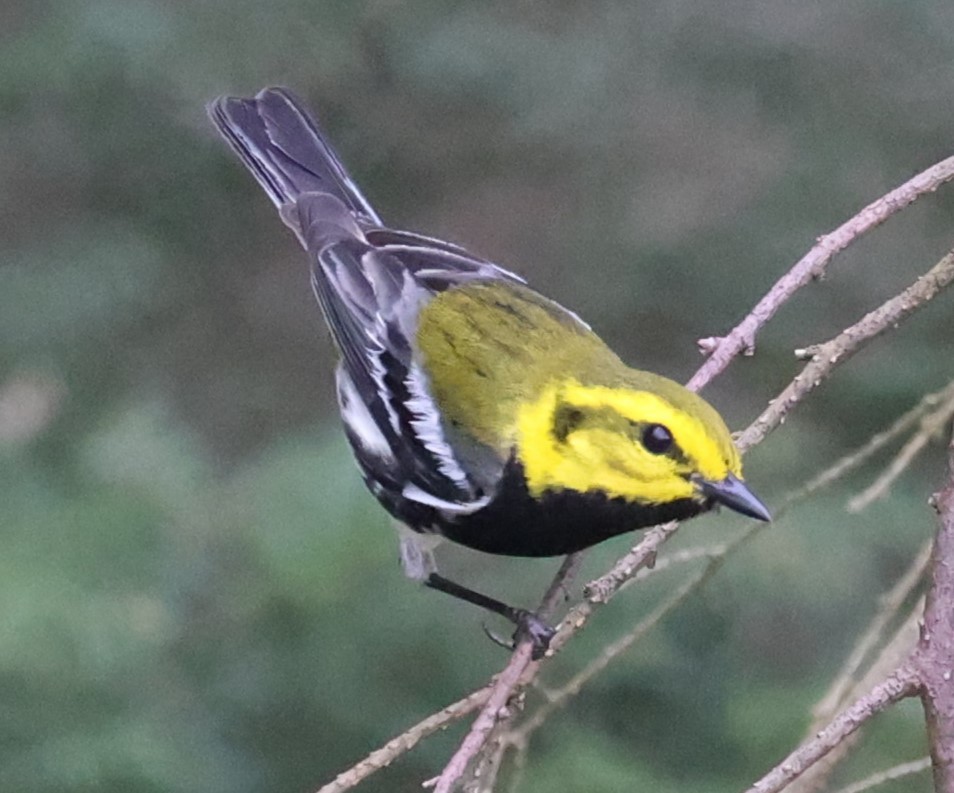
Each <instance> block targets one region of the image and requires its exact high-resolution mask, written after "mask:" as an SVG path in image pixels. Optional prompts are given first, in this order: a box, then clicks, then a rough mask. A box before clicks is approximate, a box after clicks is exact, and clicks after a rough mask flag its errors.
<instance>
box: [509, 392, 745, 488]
mask: <svg viewBox="0 0 954 793" xmlns="http://www.w3.org/2000/svg"><path fill="white" fill-rule="evenodd" d="M672 386H675V387H677V388H680V389H681V387H679V386H676V384H675V383H673V384H672ZM681 390H682V391H684V393H682V394H680V398H679V402H680V403H681V404H680V405H678V406H677V405H676V404H674V403H673V402H672V401H670V400H668V399H666V398H665V397H664V396H661V395H660V394H658V393H654V392H653V391H650V390H639V389H634V388H620V387H613V388H610V387H607V386H594V385H583V384H581V383H579V382H577V381H575V380H565V381H561V382H556V383H552V384H550V385H549V386H547V387H546V388H544V389H543V390H542V392H541V393H540V395H539V397H538V398H537V399H536V400H534V401H532V402H527V403H525V404H524V405H523V406H522V407H521V409H520V411H519V415H518V417H517V428H516V430H517V431H516V436H517V454H518V457H519V459H520V462H521V463H522V464H523V466H524V475H525V477H526V480H527V487H528V489H529V491H530V493H531V495H534V496H540V495H542V494H543V493H544V492H546V491H551V490H575V491H578V492H588V491H600V492H603V493H605V494H606V495H607V496H609V497H611V498H614V497H621V498H624V499H626V500H627V501H632V502H636V503H640V504H666V503H668V502H671V501H677V500H679V499H694V500H698V501H703V500H705V499H706V498H707V497H710V496H711V495H712V493H711V492H709V490H708V489H707V488H706V487H705V485H706V484H707V483H724V482H727V481H728V482H739V484H740V485H741V482H740V481H739V478H740V477H741V473H742V465H741V460H740V458H739V453H738V451H737V450H736V448H735V446H734V444H733V443H732V439H731V437H730V436H729V431H728V429H727V428H726V426H725V423H724V422H723V421H722V419H721V418H719V417H718V414H716V412H715V411H714V410H713V409H712V408H711V407H710V406H709V405H708V404H707V403H706V402H705V401H703V400H702V399H701V398H700V397H697V396H696V395H695V394H691V393H690V392H688V391H685V389H681ZM730 506H731V505H730Z"/></svg>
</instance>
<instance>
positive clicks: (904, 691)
mask: <svg viewBox="0 0 954 793" xmlns="http://www.w3.org/2000/svg"><path fill="white" fill-rule="evenodd" d="M918 686H919V681H918V675H917V673H916V672H915V671H914V669H913V668H911V667H910V666H908V665H904V666H901V667H900V668H899V669H897V670H895V671H894V672H893V673H892V674H890V675H889V676H888V677H887V678H885V680H884V681H882V682H881V683H879V684H878V685H877V686H875V687H874V688H872V689H871V691H869V692H868V693H867V694H865V695H864V696H863V697H861V698H860V699H858V700H857V701H856V702H855V703H854V704H853V705H851V706H850V707H848V708H846V709H845V710H843V711H842V712H841V713H839V714H838V716H836V717H835V718H834V719H833V720H832V721H831V722H830V723H829V724H828V725H827V726H826V727H825V728H824V729H822V730H820V731H819V732H818V734H817V735H816V736H815V737H814V738H813V739H812V740H810V741H807V742H806V743H804V744H802V745H801V746H800V747H799V748H798V749H796V750H795V751H794V752H792V753H791V754H790V755H789V756H788V757H786V758H785V759H784V760H783V761H782V762H781V763H779V764H778V765H777V766H775V768H773V769H772V770H771V771H770V772H769V773H768V774H766V775H765V776H764V777H762V778H761V779H760V780H759V781H758V782H756V783H755V784H754V785H752V787H751V788H749V789H748V791H746V793H777V791H780V790H782V789H783V788H784V787H785V786H786V785H788V784H789V782H791V781H792V780H793V779H796V778H797V777H798V776H799V775H800V774H802V773H803V772H804V771H805V770H806V769H807V768H809V767H811V766H812V765H813V764H814V763H816V762H817V761H818V760H819V759H821V758H822V757H824V756H825V755H826V754H827V753H828V752H830V751H831V750H832V749H834V748H835V747H836V746H838V745H839V744H840V743H841V742H842V741H844V740H845V739H846V738H847V737H848V736H849V735H851V734H852V733H853V732H855V730H857V729H858V728H859V727H861V726H862V725H863V724H864V723H865V722H867V721H868V720H869V719H870V718H872V717H873V716H875V715H876V714H878V713H880V712H881V711H883V710H884V709H885V708H887V707H888V706H889V705H893V704H894V703H895V702H898V701H900V700H902V699H904V698H905V697H911V696H914V695H915V694H916V693H917V692H918Z"/></svg>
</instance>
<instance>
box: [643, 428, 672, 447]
mask: <svg viewBox="0 0 954 793" xmlns="http://www.w3.org/2000/svg"><path fill="white" fill-rule="evenodd" d="M643 446H645V447H646V451H648V452H649V453H650V454H665V453H666V452H668V451H669V450H670V449H671V448H672V433H671V432H670V431H669V430H667V429H666V428H665V427H664V426H663V425H662V424H650V425H649V426H648V427H646V429H644V430H643Z"/></svg>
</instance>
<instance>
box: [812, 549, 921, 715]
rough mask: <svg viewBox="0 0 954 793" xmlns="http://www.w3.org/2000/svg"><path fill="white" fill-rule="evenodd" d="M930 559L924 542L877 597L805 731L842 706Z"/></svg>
mask: <svg viewBox="0 0 954 793" xmlns="http://www.w3.org/2000/svg"><path fill="white" fill-rule="evenodd" d="M930 558H931V543H930V542H926V543H924V545H922V546H921V550H920V551H918V553H917V554H916V555H915V557H914V559H913V560H912V561H911V564H910V565H908V568H907V570H905V571H904V573H903V574H902V575H901V577H900V578H899V579H898V580H897V582H896V583H895V585H894V586H893V587H891V589H890V590H888V591H887V592H886V593H885V594H884V595H882V596H881V598H880V604H879V608H878V611H877V613H876V614H875V615H874V617H873V618H872V620H871V622H870V623H869V624H868V627H867V629H866V630H865V632H864V634H862V636H861V638H860V639H859V640H858V641H857V642H856V643H855V646H854V648H853V649H852V651H851V654H850V655H849V656H848V658H847V659H846V660H845V663H844V665H843V666H842V667H841V669H840V670H838V674H837V675H835V679H834V681H833V682H832V684H831V686H830V687H829V689H828V691H827V692H826V693H825V696H823V697H822V698H821V700H819V702H818V704H817V705H816V706H815V707H814V708H813V709H812V716H813V717H814V719H815V724H814V725H813V726H812V727H811V728H809V732H814V731H815V730H817V729H818V725H819V724H820V723H821V724H824V723H825V722H827V721H828V720H829V719H830V718H831V717H832V716H833V715H834V714H835V712H836V711H837V710H838V708H840V707H842V706H843V705H844V703H845V700H846V698H847V697H848V694H849V691H850V690H851V688H852V686H854V685H855V683H856V679H857V674H858V670H859V669H860V668H861V665H862V663H864V660H865V658H866V657H867V656H868V654H869V653H870V652H871V650H872V649H873V648H874V646H875V645H876V644H877V642H878V640H879V639H880V638H881V637H882V636H883V635H884V632H885V630H886V629H887V627H888V625H889V624H890V623H891V621H892V620H894V618H895V617H896V616H897V614H898V611H900V609H901V607H902V606H903V605H904V603H905V601H907V599H908V597H910V595H911V593H912V592H913V591H914V588H915V587H916V586H917V585H918V583H919V582H920V581H921V579H922V578H923V576H924V570H925V568H926V567H927V563H928V560H929V559H930ZM892 666H893V665H892Z"/></svg>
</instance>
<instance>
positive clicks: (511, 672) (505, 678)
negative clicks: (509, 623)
mask: <svg viewBox="0 0 954 793" xmlns="http://www.w3.org/2000/svg"><path fill="white" fill-rule="evenodd" d="M532 652H533V647H532V646H531V644H530V643H529V642H522V643H521V644H520V645H519V646H518V647H517V649H516V650H514V652H513V655H512V656H511V657H510V661H509V662H508V664H507V666H506V667H504V670H503V672H501V673H500V675H499V676H498V677H497V679H496V680H495V681H494V685H493V689H492V690H491V692H490V696H489V697H488V698H487V702H486V704H485V705H484V707H483V708H482V709H481V711H480V714H479V715H478V716H477V718H476V719H474V723H473V725H472V726H471V728H470V731H469V732H468V733H467V736H466V737H465V738H464V740H463V742H462V743H461V745H460V746H459V747H458V749H457V751H456V752H454V755H453V756H452V757H451V759H450V762H448V763H447V765H446V766H444V770H443V771H442V772H441V775H440V776H439V777H438V778H437V780H436V783H435V785H434V793H451V791H452V790H453V789H454V785H455V784H456V783H457V781H458V780H459V779H460V778H461V777H462V776H463V775H464V772H465V771H466V770H467V766H468V765H469V764H470V762H471V761H472V760H473V759H474V758H475V757H476V756H477V753H478V752H479V751H480V750H481V748H482V747H483V745H484V743H485V742H486V740H487V738H488V737H489V736H490V733H491V731H492V730H493V728H494V726H495V725H496V724H497V720H498V719H499V718H500V714H501V711H502V710H503V709H504V707H506V705H507V702H508V701H509V700H510V697H511V696H512V695H513V692H514V691H515V690H516V688H517V685H518V683H520V679H521V678H522V677H523V674H524V672H526V671H527V670H528V668H529V667H531V666H532V667H538V666H539V665H540V662H539V661H531V660H530V654H531V653H532Z"/></svg>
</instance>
